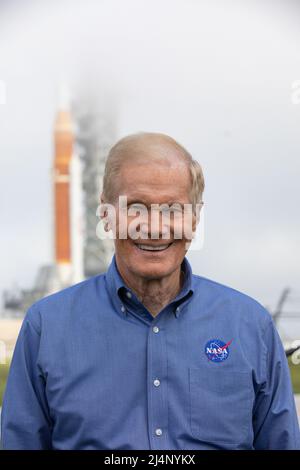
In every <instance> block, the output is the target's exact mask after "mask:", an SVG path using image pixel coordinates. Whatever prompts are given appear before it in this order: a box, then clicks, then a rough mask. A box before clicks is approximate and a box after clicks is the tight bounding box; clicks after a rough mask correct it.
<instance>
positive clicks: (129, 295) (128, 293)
mask: <svg viewBox="0 0 300 470" xmlns="http://www.w3.org/2000/svg"><path fill="white" fill-rule="evenodd" d="M126 296H127V297H128V299H131V297H132V295H131V292H129V290H128V291H127V292H126Z"/></svg>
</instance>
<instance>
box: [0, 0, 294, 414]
mask: <svg viewBox="0 0 300 470" xmlns="http://www.w3.org/2000/svg"><path fill="white" fill-rule="evenodd" d="M299 20H300V2H299V1H298V0H270V1H268V0H244V1H243V2H241V1H238V0H235V1H233V0H226V1H224V0H222V1H221V0H220V1H218V0H164V1H163V2H161V1H158V0H151V1H149V0H148V1H147V0H125V1H124V0H97V1H96V0H89V1H83V0H72V1H71V0H59V1H58V0H52V1H50V0H39V1H37V0H0V192H1V197H0V215H1V218H0V224H1V225H0V260H1V263H0V406H1V399H2V394H3V389H4V387H5V381H6V376H7V371H8V368H9V361H10V358H11V355H12V352H13V348H14V345H15V341H16V337H17V334H18V331H19V328H20V325H21V322H22V318H23V316H24V314H25V313H26V309H27V308H28V306H29V305H30V304H31V303H33V302H34V300H36V299H37V298H41V297H43V296H44V295H47V294H48V293H51V292H54V291H56V290H58V289H60V288H62V287H63V286H65V285H69V284H72V283H75V282H78V281H79V280H81V279H84V278H86V277H89V276H92V275H95V274H97V273H99V272H103V271H105V270H106V268H107V265H108V263H109V261H110V259H111V256H112V246H111V245H110V242H106V241H105V242H103V241H101V240H99V239H98V238H97V236H96V225H97V222H98V219H97V216H96V209H97V205H98V200H99V194H100V190H101V175H102V173H103V167H104V162H105V158H106V155H107V152H108V149H109V148H110V146H111V145H112V144H113V143H114V142H115V141H116V140H117V139H119V138H120V137H122V136H124V135H126V134H128V133H133V132H138V131H156V132H163V133H167V134H169V135H171V136H172V137H174V138H175V139H176V140H178V141H179V142H180V143H182V144H183V145H184V146H185V147H186V148H187V149H188V150H189V151H190V152H191V153H192V155H193V156H194V158H196V159H197V160H198V161H199V162H200V163H201V165H202V167H203V171H204V175H205V180H206V189H205V193H204V201H205V209H204V214H205V219H204V220H205V222H204V224H203V225H202V230H203V233H204V244H203V247H202V249H201V250H193V251H191V252H190V253H189V255H188V258H189V260H190V262H191V264H192V267H193V270H194V272H195V273H196V274H199V275H202V276H205V277H208V278H211V279H214V280H215V281H218V282H221V283H223V284H226V285H229V286H231V287H234V288H235V289H238V290H240V291H242V292H244V293H246V294H248V295H250V296H252V297H254V298H255V299H257V300H258V301H259V302H260V303H262V304H263V305H264V306H265V307H267V308H268V310H269V311H270V313H271V314H272V315H273V316H274V321H275V322H276V325H277V328H278V331H279V333H280V336H281V338H282V341H283V343H284V346H285V348H286V351H287V353H288V355H289V363H290V367H291V374H292V380H293V386H294V390H295V393H296V394H298V393H300V365H299V363H300V355H299V351H298V352H297V351H295V352H294V353H293V354H292V351H293V350H294V349H295V348H296V347H297V345H300V249H299V235H300V216H299V213H300V212H299V202H300V185H299V178H300V48H299V44H300V27H299V24H300V23H299ZM66 156H67V157H66ZM66 158H67V161H66ZM62 188H63V189H62ZM66 201H69V203H68V202H66ZM297 402H298V404H299V398H298V397H297ZM299 408H300V406H299Z"/></svg>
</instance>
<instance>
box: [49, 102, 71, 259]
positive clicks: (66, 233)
mask: <svg viewBox="0 0 300 470" xmlns="http://www.w3.org/2000/svg"><path fill="white" fill-rule="evenodd" d="M54 133H55V134H54V138H55V158H54V211H55V214H54V215H55V228H54V230H55V234H54V235H55V237H54V239H55V259H56V263H57V264H62V263H71V227H70V225H71V224H70V163H71V159H72V154H73V141H74V137H73V128H72V120H71V116H70V113H69V112H68V111H59V112H58V115H57V118H56V122H55V130H54Z"/></svg>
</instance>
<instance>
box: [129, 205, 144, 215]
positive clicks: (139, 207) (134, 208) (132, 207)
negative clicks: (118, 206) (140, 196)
mask: <svg viewBox="0 0 300 470" xmlns="http://www.w3.org/2000/svg"><path fill="white" fill-rule="evenodd" d="M127 210H128V212H129V211H130V212H132V213H134V212H137V211H139V212H142V211H144V210H146V208H145V206H143V204H131V205H130V206H128V208H127Z"/></svg>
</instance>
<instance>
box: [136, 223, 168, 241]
mask: <svg viewBox="0 0 300 470" xmlns="http://www.w3.org/2000/svg"><path fill="white" fill-rule="evenodd" d="M169 232H170V228H169V226H168V224H166V223H163V222H162V220H160V221H159V223H156V222H152V223H151V222H150V221H149V222H143V223H141V235H142V236H144V237H147V236H148V238H156V239H160V238H164V237H169V236H170V235H169Z"/></svg>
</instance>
